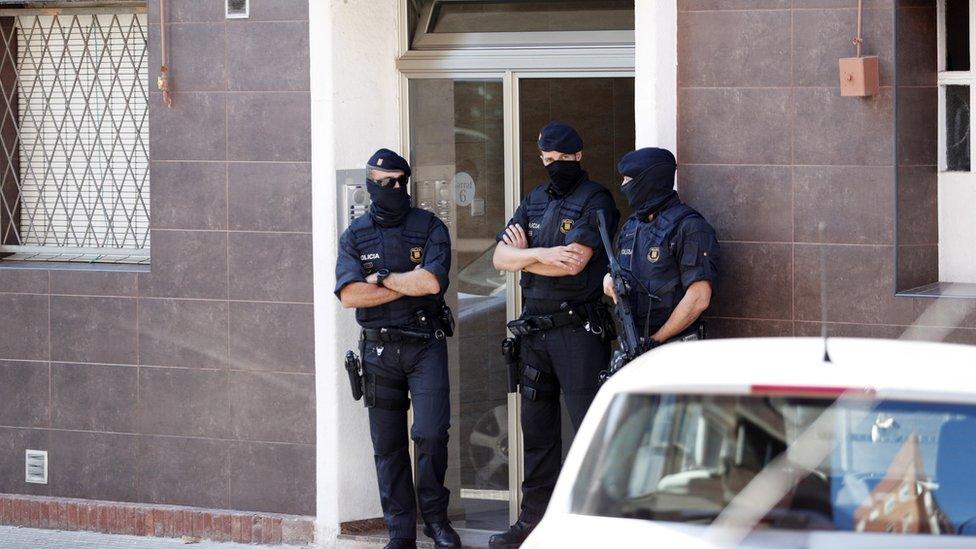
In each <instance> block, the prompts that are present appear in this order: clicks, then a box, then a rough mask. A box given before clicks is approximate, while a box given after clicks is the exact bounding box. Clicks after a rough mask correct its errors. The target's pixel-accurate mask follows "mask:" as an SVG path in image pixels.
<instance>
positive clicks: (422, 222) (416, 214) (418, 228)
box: [403, 208, 434, 235]
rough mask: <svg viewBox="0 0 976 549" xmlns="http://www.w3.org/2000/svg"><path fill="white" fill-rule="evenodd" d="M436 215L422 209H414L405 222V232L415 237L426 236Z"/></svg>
mask: <svg viewBox="0 0 976 549" xmlns="http://www.w3.org/2000/svg"><path fill="white" fill-rule="evenodd" d="M433 217H434V214H433V213H431V212H428V211H427V210H422V209H420V208H412V209H411V210H410V213H409V214H408V215H407V219H405V220H404V221H403V231H404V232H408V233H413V234H415V235H426V234H427V231H429V230H430V221H431V218H433Z"/></svg>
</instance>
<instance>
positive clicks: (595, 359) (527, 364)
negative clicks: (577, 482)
mask: <svg viewBox="0 0 976 549" xmlns="http://www.w3.org/2000/svg"><path fill="white" fill-rule="evenodd" d="M520 358H521V364H522V372H523V375H522V377H521V379H520V382H521V384H522V416H521V420H522V436H523V446H524V448H523V451H524V456H525V457H524V460H525V461H524V470H525V479H524V480H523V482H522V512H521V515H520V518H521V519H522V520H524V521H526V522H531V523H537V522H539V520H541V519H542V515H543V514H544V513H545V510H546V506H547V505H549V498H550V497H551V496H552V490H553V488H554V487H555V485H556V479H557V478H558V477H559V470H560V468H561V467H562V443H563V440H562V416H561V411H560V406H559V395H560V393H561V394H562V396H563V399H564V400H565V402H566V408H567V410H568V411H569V417H570V421H572V423H573V431H574V433H575V431H576V430H577V429H579V426H580V423H582V421H583V417H584V416H586V411H587V409H589V407H590V403H591V402H593V397H595V396H596V393H597V391H598V390H599V388H600V382H599V376H600V372H601V371H603V370H605V369H606V368H607V364H608V363H609V362H610V343H609V342H608V341H607V342H605V341H603V338H602V337H601V336H599V335H596V334H594V333H591V332H590V331H588V330H587V329H586V328H584V327H583V326H582V325H577V324H570V325H567V326H561V327H558V328H553V329H551V330H547V331H543V332H536V333H533V334H528V335H524V336H522V341H521V354H520ZM536 372H538V373H536ZM532 377H535V378H536V379H535V380H534V381H533V380H532V379H531V378H532ZM527 388H531V389H532V390H527ZM533 393H534V394H533ZM530 397H534V399H533V398H530Z"/></svg>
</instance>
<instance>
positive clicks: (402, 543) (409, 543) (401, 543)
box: [383, 538, 417, 549]
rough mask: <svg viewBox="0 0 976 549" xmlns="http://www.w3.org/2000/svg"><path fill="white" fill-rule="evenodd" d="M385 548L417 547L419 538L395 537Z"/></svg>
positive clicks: (410, 548) (405, 548) (415, 548)
mask: <svg viewBox="0 0 976 549" xmlns="http://www.w3.org/2000/svg"><path fill="white" fill-rule="evenodd" d="M383 549H417V540H414V539H407V538H393V539H391V540H390V543H387V544H386V545H384V546H383Z"/></svg>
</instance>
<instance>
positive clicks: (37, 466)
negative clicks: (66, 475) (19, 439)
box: [26, 450, 47, 484]
mask: <svg viewBox="0 0 976 549" xmlns="http://www.w3.org/2000/svg"><path fill="white" fill-rule="evenodd" d="M26 462H27V466H26V469H27V479H26V480H27V482H30V483H32V484H47V450H27V459H26Z"/></svg>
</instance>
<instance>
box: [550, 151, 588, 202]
mask: <svg viewBox="0 0 976 549" xmlns="http://www.w3.org/2000/svg"><path fill="white" fill-rule="evenodd" d="M546 171H547V172H549V192H550V193H551V194H554V195H556V196H565V195H567V194H569V192H570V191H572V190H573V187H574V186H576V183H577V182H578V181H579V180H580V178H581V177H582V176H583V168H582V167H580V163H579V161H577V160H556V161H553V162H550V163H549V164H547V165H546Z"/></svg>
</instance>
